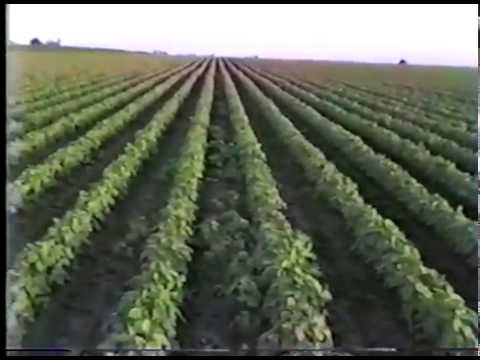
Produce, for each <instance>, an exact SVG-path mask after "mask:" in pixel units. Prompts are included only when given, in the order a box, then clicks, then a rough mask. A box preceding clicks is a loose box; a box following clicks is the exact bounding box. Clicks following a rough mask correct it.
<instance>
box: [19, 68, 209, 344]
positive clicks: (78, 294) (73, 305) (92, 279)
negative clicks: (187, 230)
mask: <svg viewBox="0 0 480 360" xmlns="http://www.w3.org/2000/svg"><path fill="white" fill-rule="evenodd" d="M204 74H205V73H204ZM204 74H203V75H202V76H201V77H200V78H199V79H198V80H197V82H196V83H195V85H194V88H193V89H192V92H191V94H190V96H189V97H188V98H187V99H186V101H185V103H184V104H183V105H182V106H181V108H180V109H179V112H178V113H177V116H176V118H175V120H174V121H173V123H172V124H171V125H170V126H169V127H168V129H167V130H166V132H165V133H164V135H163V136H162V139H161V140H160V142H159V146H158V148H157V152H156V154H153V155H152V157H151V158H150V159H149V160H147V162H146V163H145V164H144V166H143V168H142V171H141V173H139V175H138V176H137V177H136V178H135V179H134V180H133V182H132V183H131V185H130V187H129V191H128V194H127V196H126V197H125V198H124V199H122V200H120V201H119V202H118V203H117V206H116V209H115V210H114V211H113V212H112V213H110V214H109V215H108V217H107V219H106V221H105V223H104V225H103V227H102V229H101V230H100V231H98V232H96V233H94V234H93V236H92V241H91V245H90V246H89V247H88V248H86V249H84V251H83V253H81V254H79V256H77V261H76V266H75V269H74V270H73V271H72V273H71V276H72V277H71V279H70V282H69V283H68V284H67V285H66V286H65V287H64V288H62V289H59V290H58V292H57V293H56V294H55V296H54V298H53V299H52V301H51V303H50V304H49V306H48V307H47V309H46V310H45V311H44V312H43V313H42V314H41V316H40V317H39V318H38V319H37V321H36V322H35V323H34V324H33V325H32V326H31V328H30V329H29V332H28V334H27V335H26V336H25V338H24V343H23V345H24V346H25V347H28V346H29V347H33V346H36V347H41V346H43V347H45V346H49V347H50V346H55V347H66V348H73V349H94V348H95V347H96V346H97V345H99V343H100V342H101V341H102V340H103V338H104V337H105V336H107V334H106V332H107V331H108V330H107V329H105V326H104V325H105V324H106V322H107V319H108V317H109V315H110V314H112V313H113V312H114V311H115V310H116V306H117V305H118V302H119V301H120V299H121V297H122V295H123V294H124V293H125V292H126V291H128V290H130V289H131V286H132V284H131V283H129V282H130V280H132V278H133V277H134V276H135V275H137V274H138V273H139V272H140V271H141V263H140V254H141V252H142V250H143V247H144V244H145V241H146V239H147V237H148V234H149V231H150V229H151V227H152V226H154V225H155V224H157V223H158V222H159V221H160V219H159V218H158V211H159V210H160V209H161V208H162V207H163V206H164V205H165V202H166V200H167V197H168V192H169V189H170V187H171V185H172V184H171V182H172V176H171V175H172V169H173V167H174V166H175V159H177V157H178V156H179V153H180V150H181V148H182V145H183V143H184V140H185V135H186V132H187V130H188V128H189V126H190V119H191V116H192V115H193V114H194V111H195V104H196V102H197V99H198V96H199V92H200V90H201V85H202V79H203V76H204Z"/></svg>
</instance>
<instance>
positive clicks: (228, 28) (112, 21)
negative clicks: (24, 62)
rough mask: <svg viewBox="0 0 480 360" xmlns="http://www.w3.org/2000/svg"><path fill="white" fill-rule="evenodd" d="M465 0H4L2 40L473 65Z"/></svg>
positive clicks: (472, 21)
mask: <svg viewBox="0 0 480 360" xmlns="http://www.w3.org/2000/svg"><path fill="white" fill-rule="evenodd" d="M477 6H478V5H476V4H471V5H445V4H442V5H126V4H122V5H85V4H84V5H77V4H68V5H62V4H60V5H58V4H54V5H53V4H52V5H46V4H36V5H26V4H21V5H18V4H17V5H9V19H8V21H9V24H8V26H9V35H10V40H12V41H15V42H19V43H28V42H29V41H30V39H32V38H33V37H38V38H40V40H42V41H45V40H48V39H51V40H55V39H57V38H60V39H61V41H62V44H65V45H73V46H95V47H110V48H120V49H129V50H145V51H151V50H154V49H158V50H165V51H167V52H169V53H196V54H213V53H214V54H216V55H219V56H248V55H259V56H261V57H279V58H311V59H323V60H346V61H367V62H398V60H399V59H400V58H406V59H407V60H408V61H409V62H410V63H417V64H445V65H462V66H464V65H466V66H477V64H478V49H477V44H478V16H477Z"/></svg>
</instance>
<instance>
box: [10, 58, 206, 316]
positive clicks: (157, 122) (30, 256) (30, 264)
mask: <svg viewBox="0 0 480 360" xmlns="http://www.w3.org/2000/svg"><path fill="white" fill-rule="evenodd" d="M205 67H206V64H203V65H202V66H201V67H200V68H199V69H197V70H195V71H194V72H193V73H192V74H191V76H190V77H189V78H188V80H187V81H186V82H185V83H184V84H183V85H182V87H181V88H180V89H179V90H178V91H177V92H176V93H175V94H174V95H173V96H172V98H171V99H170V100H169V101H168V102H167V103H166V104H165V105H164V106H163V107H162V109H161V110H160V111H159V112H157V113H156V114H155V115H154V117H153V118H152V120H151V121H150V123H149V124H148V125H147V126H145V127H144V128H143V129H141V130H139V131H138V132H137V133H136V134H135V140H134V141H133V142H131V143H129V144H127V145H126V147H125V149H124V151H123V153H122V154H120V155H119V156H118V157H117V158H116V159H115V160H114V161H112V162H111V163H110V164H109V165H108V167H106V168H105V170H104V171H103V174H102V177H101V178H100V179H99V180H98V181H97V182H96V183H94V184H92V185H91V186H90V187H89V189H88V190H86V191H80V194H79V196H78V198H77V200H76V202H75V204H74V205H73V206H72V207H71V208H70V209H69V210H68V211H67V212H66V213H65V214H64V215H63V216H62V217H61V218H60V219H55V220H54V223H53V225H52V226H50V227H49V228H48V229H47V231H46V233H45V235H44V236H43V237H42V238H41V239H40V241H38V242H36V243H34V244H28V245H27V246H26V247H25V248H24V249H23V250H22V251H21V253H20V254H19V255H18V256H17V258H16V261H15V264H14V268H13V270H11V271H9V273H10V281H11V284H12V285H11V286H10V287H9V293H8V301H9V302H10V304H9V308H10V309H11V310H12V311H13V313H14V314H15V316H16V317H17V319H18V321H19V322H20V324H23V323H24V322H25V321H31V320H33V319H34V318H35V317H36V315H38V312H39V310H41V309H42V308H43V307H44V306H45V305H46V304H47V303H48V302H49V299H50V296H51V294H52V292H53V291H54V290H55V289H56V288H57V287H58V286H62V284H64V283H65V281H67V279H68V272H69V269H70V268H71V266H72V264H73V262H74V260H75V258H76V256H77V255H78V253H79V252H80V251H81V250H82V248H83V247H84V246H86V245H88V243H89V242H90V240H91V238H90V235H91V234H92V232H93V231H94V229H96V228H99V227H100V226H101V225H102V223H103V222H104V220H105V218H106V216H107V215H108V214H109V213H110V212H111V211H112V210H113V208H114V207H115V204H116V203H117V202H118V201H119V200H120V199H121V198H122V197H124V196H125V194H126V193H127V192H128V187H129V185H130V183H131V181H132V180H133V178H134V177H135V176H136V175H137V174H138V172H139V171H140V170H141V168H142V165H143V164H144V163H145V161H146V160H147V159H148V158H149V157H150V156H151V155H152V154H153V153H154V152H155V150H156V148H157V144H158V142H159V141H160V139H161V137H162V135H163V134H164V132H165V130H166V128H167V127H168V126H169V125H170V123H171V122H172V121H173V119H174V118H175V114H176V113H177V110H178V109H179V107H180V105H181V104H182V103H183V102H184V100H185V99H186V98H187V96H188V95H189V93H190V91H191V89H192V88H193V85H194V84H195V82H196V81H197V79H198V78H199V76H200V75H201V74H202V73H203V71H204V70H205Z"/></svg>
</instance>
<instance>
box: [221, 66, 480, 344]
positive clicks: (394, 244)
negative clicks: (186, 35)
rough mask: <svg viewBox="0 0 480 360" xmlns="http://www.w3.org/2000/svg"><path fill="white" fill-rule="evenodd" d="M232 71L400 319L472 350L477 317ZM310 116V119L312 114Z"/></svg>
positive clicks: (434, 338)
mask: <svg viewBox="0 0 480 360" xmlns="http://www.w3.org/2000/svg"><path fill="white" fill-rule="evenodd" d="M230 69H231V71H232V72H233V73H234V74H235V77H236V78H237V79H238V81H239V82H240V83H241V84H243V86H245V88H246V89H247V93H248V94H249V96H250V97H251V98H252V101H254V102H255V104H256V106H258V108H259V109H260V110H261V111H262V113H263V114H264V116H265V118H266V120H267V121H268V122H269V124H270V126H271V128H272V129H273V130H274V134H272V136H273V135H275V136H278V137H279V138H280V139H282V140H283V142H284V144H285V146H286V147H287V148H288V149H289V151H290V152H291V153H292V154H293V156H294V158H295V160H296V161H298V163H299V164H300V165H301V166H302V167H303V169H304V171H305V175H306V176H307V178H308V179H309V180H310V181H311V182H312V183H313V184H314V191H315V194H316V195H317V196H318V199H319V201H325V202H327V203H329V204H330V205H331V206H332V207H333V208H334V209H336V210H338V211H339V212H340V214H342V215H343V218H344V220H345V223H346V224H347V226H348V228H349V229H350V231H351V232H352V234H353V240H354V244H353V249H354V251H356V252H358V253H359V254H360V255H361V256H362V257H363V258H364V259H365V260H366V262H367V263H370V264H372V266H373V267H374V269H375V270H376V271H377V272H378V273H379V274H380V276H382V277H383V279H384V282H385V285H386V286H387V287H389V288H393V289H395V290H396V291H397V292H398V294H399V296H400V297H401V299H402V304H403V314H404V316H405V318H406V319H407V320H408V321H409V324H411V328H412V331H414V333H415V334H416V335H418V336H420V337H422V338H427V339H428V340H429V341H431V342H432V343H434V344H436V345H438V346H442V347H474V346H476V344H477V333H478V316H477V314H476V313H475V312H474V311H472V310H470V309H468V308H467V307H466V306H465V302H464V300H463V299H462V298H461V297H460V296H458V295H457V294H456V293H455V292H454V290H453V289H452V287H451V286H450V285H449V284H448V283H447V282H446V281H445V279H444V277H443V276H442V275H440V274H439V273H437V272H436V271H435V270H432V269H429V268H427V267H425V266H424V265H423V262H422V260H421V257H420V254H419V252H418V250H417V249H416V248H415V247H414V246H413V245H412V244H411V243H410V241H409V240H407V238H406V237H405V235H404V234H403V233H402V232H401V231H400V230H399V229H398V228H397V226H396V225H395V224H394V223H393V222H391V221H389V220H386V219H384V218H383V217H382V216H381V215H380V214H379V213H378V212H377V211H376V210H375V208H373V207H372V206H370V205H369V204H367V203H365V201H364V200H363V198H362V197H361V196H360V194H359V192H358V188H357V185H356V184H355V183H354V182H353V181H352V180H351V179H350V178H348V177H346V176H344V175H343V174H342V173H340V172H339V171H338V170H337V169H336V167H335V166H334V164H332V163H331V162H329V161H328V160H327V159H326V157H325V156H324V155H323V153H322V152H321V151H319V150H318V149H317V148H315V147H314V146H313V145H312V144H311V143H309V142H308V141H306V139H305V138H304V137H303V135H302V134H301V133H300V132H299V131H298V130H297V129H296V128H295V127H294V126H293V125H292V123H291V122H290V120H289V119H288V118H286V117H285V116H284V115H283V114H282V112H281V111H280V110H279V109H278V108H277V106H276V105H275V103H274V102H273V101H272V100H270V99H269V98H267V97H266V96H265V95H264V94H263V93H262V92H261V91H260V90H259V88H258V87H257V86H256V85H255V84H254V82H253V81H252V80H250V79H249V78H248V77H246V76H245V75H244V74H243V73H242V72H241V71H239V70H237V69H236V68H234V67H233V66H230ZM272 86H274V85H272ZM284 98H285V103H288V104H289V107H291V108H298V107H302V108H305V111H308V112H309V113H311V111H310V110H311V109H309V108H308V107H307V106H306V105H304V104H302V103H301V102H299V101H298V100H297V99H295V98H294V97H292V96H289V95H288V94H285V96H284ZM311 116H312V117H313V116H314V115H313V113H312V115H311ZM323 123H326V122H324V121H323ZM325 130H327V127H325ZM337 131H339V132H341V130H337ZM329 134H330V132H329ZM339 145H340V146H339V147H340V148H342V147H352V146H355V150H356V151H359V152H363V151H364V150H363V149H362V147H357V146H358V145H361V143H359V142H358V141H356V142H355V143H354V144H351V143H349V142H348V141H347V142H345V143H343V142H342V143H341V144H339Z"/></svg>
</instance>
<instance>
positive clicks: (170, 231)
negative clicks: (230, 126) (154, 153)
mask: <svg viewBox="0 0 480 360" xmlns="http://www.w3.org/2000/svg"><path fill="white" fill-rule="evenodd" d="M214 73H215V66H214V65H213V64H212V65H211V66H210V68H209V69H208V71H207V75H206V80H205V83H204V87H203V90H202V93H201V95H200V99H199V100H198V103H197V107H196V112H195V116H194V119H193V122H192V126H191V127H190V129H189V130H188V133H187V139H186V142H185V145H184V147H183V149H182V153H181V155H180V158H179V160H178V161H177V163H176V166H175V169H174V171H175V173H174V179H173V180H174V181H173V184H174V185H173V188H172V189H171V192H170V194H169V199H168V202H167V205H166V207H165V208H164V209H163V210H162V212H161V214H160V216H159V218H160V219H161V221H160V223H159V224H158V225H157V226H156V228H155V231H154V232H153V233H152V234H151V236H150V237H149V238H148V240H147V245H146V246H145V249H144V252H143V254H142V258H143V259H144V270H143V272H142V274H141V276H140V280H139V283H140V286H139V287H138V288H137V289H136V290H135V291H134V292H133V295H132V297H131V300H130V301H129V303H128V304H127V305H126V306H125V309H124V310H123V312H124V314H126V316H123V318H122V322H123V324H124V328H125V331H124V332H125V333H124V334H121V335H120V337H119V340H120V342H121V344H122V345H125V346H128V347H132V346H135V347H136V348H162V349H169V348H171V347H172V341H173V338H174V336H175V333H176V332H175V331H176V322H177V319H178V318H179V317H180V316H181V315H180V312H179V305H180V302H181V301H182V299H183V286H184V284H185V281H186V273H187V265H188V263H189V261H190V259H191V253H192V250H191V249H190V248H189V247H188V245H187V243H186V241H187V239H188V238H189V237H190V236H191V235H192V234H193V229H192V226H193V222H194V220H195V216H196V209H197V206H196V201H197V196H198V189H199V185H200V182H201V180H202V176H203V172H204V167H205V153H206V148H207V130H208V125H209V121H210V109H211V105H212V102H213V89H214V81H213V79H214V76H213V75H214Z"/></svg>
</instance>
